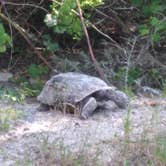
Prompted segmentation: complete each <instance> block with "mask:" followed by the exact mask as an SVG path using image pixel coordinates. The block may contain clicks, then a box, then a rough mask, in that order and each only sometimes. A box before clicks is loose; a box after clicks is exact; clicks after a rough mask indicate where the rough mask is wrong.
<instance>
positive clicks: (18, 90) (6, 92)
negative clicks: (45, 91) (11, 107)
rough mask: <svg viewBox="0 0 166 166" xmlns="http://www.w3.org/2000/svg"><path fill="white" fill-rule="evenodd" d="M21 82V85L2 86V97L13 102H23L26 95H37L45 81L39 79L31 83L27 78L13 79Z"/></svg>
mask: <svg viewBox="0 0 166 166" xmlns="http://www.w3.org/2000/svg"><path fill="white" fill-rule="evenodd" d="M12 82H15V83H17V84H19V87H0V99H2V100H7V101H11V102H23V101H24V100H25V98H26V97H35V96H37V95H38V94H39V93H40V91H41V89H42V87H43V83H42V82H41V81H40V80H37V81H36V83H35V84H33V85H31V84H30V83H29V82H28V81H27V80H25V79H16V80H12Z"/></svg>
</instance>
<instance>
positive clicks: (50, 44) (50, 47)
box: [43, 34, 59, 53]
mask: <svg viewBox="0 0 166 166" xmlns="http://www.w3.org/2000/svg"><path fill="white" fill-rule="evenodd" d="M43 44H44V46H45V47H46V50H47V51H50V52H52V53H53V52H55V51H57V50H59V45H58V43H55V42H54V41H52V39H51V36H50V35H49V34H48V35H43Z"/></svg>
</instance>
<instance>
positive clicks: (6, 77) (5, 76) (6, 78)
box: [0, 72, 13, 82]
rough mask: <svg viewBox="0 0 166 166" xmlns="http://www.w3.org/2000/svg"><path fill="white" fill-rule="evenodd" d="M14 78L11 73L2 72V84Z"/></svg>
mask: <svg viewBox="0 0 166 166" xmlns="http://www.w3.org/2000/svg"><path fill="white" fill-rule="evenodd" d="M12 77H13V74H11V73H8V72H0V82H7V81H9V79H10V78H12Z"/></svg>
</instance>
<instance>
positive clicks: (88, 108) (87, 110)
mask: <svg viewBox="0 0 166 166" xmlns="http://www.w3.org/2000/svg"><path fill="white" fill-rule="evenodd" d="M96 108H97V101H96V99H95V98H94V97H90V98H88V99H87V100H86V102H85V104H84V105H83V107H82V110H81V115H80V116H81V119H88V118H89V116H91V115H92V113H93V112H94V111H95V109H96Z"/></svg>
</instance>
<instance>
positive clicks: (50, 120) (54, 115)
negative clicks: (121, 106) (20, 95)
mask: <svg viewBox="0 0 166 166" xmlns="http://www.w3.org/2000/svg"><path fill="white" fill-rule="evenodd" d="M130 105H131V106H130V109H129V110H119V111H117V112H98V113H96V114H94V115H93V116H92V117H91V118H90V119H88V120H80V119H79V118H78V117H77V116H76V115H75V116H74V115H71V114H63V113H62V112H59V111H55V110H51V111H48V112H38V111H37V109H36V108H37V107H38V106H39V103H37V102H36V101H35V100H31V101H30V100H27V101H26V102H24V103H21V104H20V103H13V104H12V103H8V102H4V101H1V102H0V108H4V109H5V108H15V109H18V110H21V111H23V112H24V113H25V115H26V116H25V117H24V118H23V119H21V120H16V121H15V122H14V123H12V124H11V129H10V130H9V131H8V132H4V133H0V147H1V149H0V165H3V166H13V165H16V163H17V162H18V161H20V162H21V161H25V160H27V159H28V160H33V161H37V160H38V159H37V156H38V153H39V152H38V148H39V146H41V143H42V141H43V140H47V143H49V144H51V145H53V144H56V145H57V143H61V144H63V146H64V147H67V148H68V149H70V151H72V152H78V151H80V150H88V151H89V152H90V153H94V154H95V153H97V152H100V153H99V155H98V158H99V160H100V161H101V162H102V163H103V165H107V163H108V162H111V161H112V160H113V158H114V157H115V156H116V154H117V152H118V149H119V143H118V140H121V139H123V138H124V137H125V131H126V127H125V123H126V120H129V121H130V137H131V139H132V140H133V141H134V140H138V139H139V138H140V137H141V135H142V133H145V131H146V133H148V134H147V135H148V137H151V136H153V135H154V133H155V131H157V130H158V129H159V130H158V131H159V132H160V133H165V131H166V127H165V126H166V100H165V99H164V98H156V99H155V98H154V99H150V98H135V99H132V100H131V104H130ZM156 129H157V130H156ZM147 131H148V132H147ZM23 165H24V164H23ZM40 165H42V164H40ZM55 165H56V164H55Z"/></svg>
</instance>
